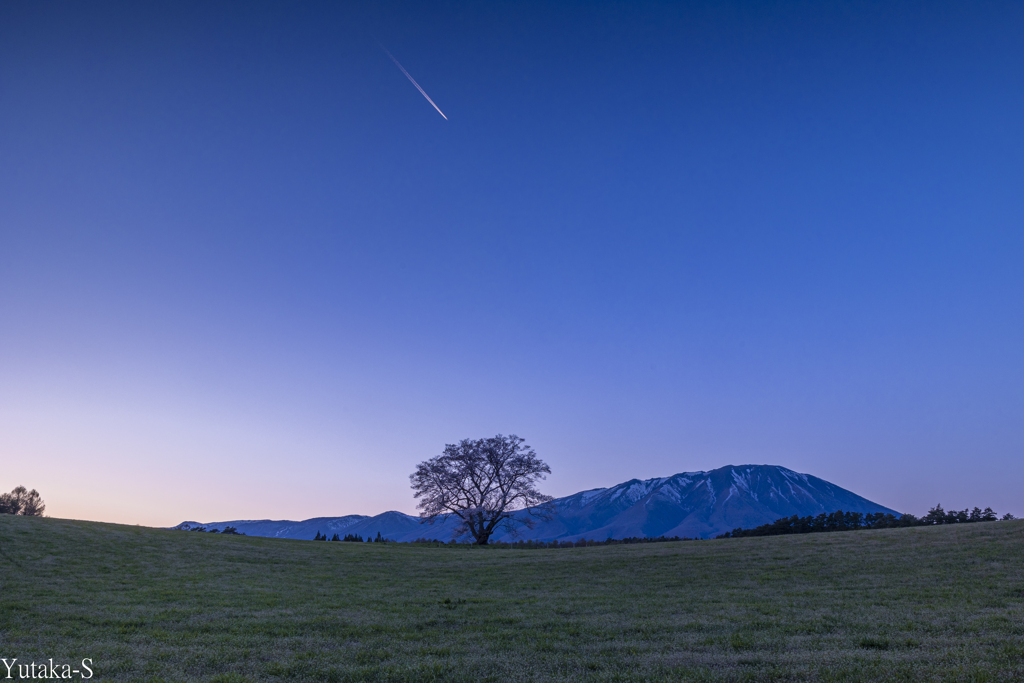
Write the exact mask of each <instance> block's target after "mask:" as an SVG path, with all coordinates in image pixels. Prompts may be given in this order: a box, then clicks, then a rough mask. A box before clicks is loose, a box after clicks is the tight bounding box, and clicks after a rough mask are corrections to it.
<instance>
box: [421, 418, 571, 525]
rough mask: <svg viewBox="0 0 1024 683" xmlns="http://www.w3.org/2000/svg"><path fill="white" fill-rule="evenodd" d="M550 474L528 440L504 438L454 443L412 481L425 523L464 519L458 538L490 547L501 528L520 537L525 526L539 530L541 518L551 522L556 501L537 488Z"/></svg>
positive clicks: (512, 435) (428, 463)
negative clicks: (537, 484)
mask: <svg viewBox="0 0 1024 683" xmlns="http://www.w3.org/2000/svg"><path fill="white" fill-rule="evenodd" d="M545 474H551V468H550V467H548V466H547V464H546V463H545V462H544V461H543V460H541V459H540V458H538V457H537V454H536V453H535V452H534V451H533V449H532V448H530V447H529V446H527V445H526V443H525V440H524V439H521V438H519V437H518V436H516V435H515V434H511V435H509V436H502V435H501V434H498V435H497V436H496V437H494V438H493V439H477V440H472V439H463V440H462V441H460V442H459V443H457V444H448V445H447V446H445V448H444V453H442V454H441V455H438V456H436V457H433V458H431V459H430V460H427V461H426V462H421V463H420V464H419V465H418V466H417V467H416V472H415V473H414V474H412V475H411V476H410V477H409V479H410V480H411V482H412V488H413V490H414V491H415V492H416V498H419V499H420V502H419V504H418V505H417V507H418V508H419V509H420V510H422V511H423V512H421V513H420V517H421V518H422V519H423V521H424V522H428V523H430V524H433V523H434V521H436V520H437V518H438V517H440V518H442V519H448V517H450V516H452V515H454V516H456V517H458V518H459V519H460V520H462V524H460V525H459V527H458V528H457V529H456V530H455V535H457V536H458V535H462V534H465V533H468V534H471V535H472V536H473V538H474V539H475V540H476V543H477V545H487V541H488V539H489V538H490V537H491V534H493V533H494V530H495V529H497V528H498V527H501V528H502V529H504V530H505V531H507V532H508V533H509V534H511V535H513V536H516V535H518V530H519V527H522V526H525V527H526V528H528V529H533V528H534V527H535V526H536V525H537V519H550V516H551V513H552V512H553V508H552V507H551V505H550V501H551V496H546V495H544V494H543V493H541V492H540V491H538V490H537V488H536V483H537V481H538V480H540V479H543V478H544V475H545ZM524 511H525V513H526V514H525V515H524V514H517V513H522V512H524Z"/></svg>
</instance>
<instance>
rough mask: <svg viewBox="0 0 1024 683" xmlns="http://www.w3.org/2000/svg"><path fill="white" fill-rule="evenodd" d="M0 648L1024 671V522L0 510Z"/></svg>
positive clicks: (307, 660)
mask: <svg viewBox="0 0 1024 683" xmlns="http://www.w3.org/2000/svg"><path fill="white" fill-rule="evenodd" d="M0 657H7V658H10V657H18V658H19V661H23V662H24V661H28V660H35V661H43V660H47V659H49V658H51V657H52V658H54V659H55V660H57V661H80V660H81V659H82V658H83V657H90V658H92V659H93V660H94V662H95V664H94V669H95V670H96V676H95V677H94V679H93V680H97V681H147V680H151V681H158V680H165V681H185V680H188V681H198V680H212V681H221V682H222V683H231V682H238V683H240V682H242V681H246V680H308V681H546V680H557V681H576V680H581V681H582V680H587V681H657V680H708V681H710V680H715V681H718V680H726V681H729V680H736V681H740V680H755V681H761V680H808V681H856V680H893V681H922V680H950V681H953V680H963V681H988V680H993V681H1021V680H1024V522H992V523H986V524H970V525H960V526H951V527H937V528H913V529H894V530H885V531H860V532H849V533H834V534H812V535H805V536H778V537H769V538H745V539H729V540H721V541H700V542H695V541H691V542H680V543H661V544H650V545H642V546H609V547H597V548H580V549H575V550H496V549H480V548H429V547H412V546H407V545H395V544H356V543H313V542H310V541H285V540H275V539H260V538H247V537H231V536H219V535H212V534H198V533H186V532H174V531H161V530H156V529H147V528H140V527H126V526H116V525H109V524H97V523H90V522H73V521H66V520H57V519H32V518H23V517H11V516H8V515H0Z"/></svg>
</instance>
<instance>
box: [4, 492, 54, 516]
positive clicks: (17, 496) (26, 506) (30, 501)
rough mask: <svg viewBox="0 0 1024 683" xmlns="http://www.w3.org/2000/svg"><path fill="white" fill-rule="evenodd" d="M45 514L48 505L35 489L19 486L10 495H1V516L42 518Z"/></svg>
mask: <svg viewBox="0 0 1024 683" xmlns="http://www.w3.org/2000/svg"><path fill="white" fill-rule="evenodd" d="M44 512H46V503H44V502H43V499H42V498H41V497H40V496H39V491H36V490H35V489H32V490H31V491H29V490H28V489H26V488H25V487H24V486H17V487H15V489H14V490H13V491H11V492H10V493H4V494H0V514H5V515H24V516H26V517H42V516H43V513H44Z"/></svg>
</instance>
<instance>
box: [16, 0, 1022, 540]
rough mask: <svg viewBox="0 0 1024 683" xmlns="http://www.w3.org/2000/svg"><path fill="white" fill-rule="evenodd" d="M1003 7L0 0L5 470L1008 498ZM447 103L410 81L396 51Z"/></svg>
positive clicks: (220, 513) (287, 511) (169, 505)
mask: <svg viewBox="0 0 1024 683" xmlns="http://www.w3.org/2000/svg"><path fill="white" fill-rule="evenodd" d="M1022 34H1024V5H1022V4H1020V3H980V2H964V3H948V2H904V3H888V2H877V3H873V2H872V3H866V2H836V3H818V2H784V3H776V2H762V3H749V2H738V3H730V2H724V1H723V2H717V1H716V2H699V3H685V2H681V3H676V2H672V3H645V2H621V3H608V2H587V3H573V2H565V3H540V2H538V3H531V2H488V3H476V2H464V3H463V2H443V3H424V2H416V3H411V2H410V3H394V2H372V3H321V2H304V3H284V2H279V3H253V2H246V3H216V2H175V3H131V2H126V3H113V2H94V3H61V2H52V3H4V4H0V490H10V489H11V488H13V487H14V486H16V485H20V484H23V485H25V486H27V487H29V488H36V489H38V490H39V492H40V493H41V494H42V496H43V498H44V500H45V501H46V503H47V512H48V514H49V515H51V516H54V517H67V518H77V519H91V520H101V521H108V522H119V523H127V524H143V525H155V526H170V525H173V524H177V523H178V522H181V521H183V520H196V521H202V522H209V521H219V520H230V519H264V518H270V519H305V518H309V517H314V516H335V515H345V514H357V513H358V514H378V513H380V512H384V511H386V510H400V511H403V512H407V513H415V503H416V501H415V499H414V498H413V496H412V492H411V490H410V488H409V479H408V477H409V474H411V473H412V471H413V470H414V468H415V466H416V464H417V463H419V462H421V461H423V460H426V459H427V458H430V457H432V456H434V455H438V454H439V453H440V452H441V451H442V450H443V448H444V446H445V444H447V443H453V442H456V441H458V440H461V439H465V438H481V437H485V436H492V435H494V434H498V433H502V434H510V433H514V434H518V435H520V436H522V437H524V438H526V440H527V442H528V443H529V444H530V445H531V446H532V447H533V448H534V449H535V450H536V451H537V454H538V455H539V456H540V457H541V458H542V459H544V460H545V461H546V462H547V463H548V464H549V465H550V466H551V469H552V473H551V475H550V476H549V477H548V479H547V480H546V481H545V482H544V484H543V487H542V490H543V491H545V492H547V493H550V494H552V495H555V496H562V495H569V494H571V493H574V492H577V491H580V490H584V489H590V488H595V487H605V486H612V485H615V484H618V483H620V482H623V481H627V480H629V479H633V478H639V479H645V478H651V477H660V476H668V475H671V474H675V473H678V472H684V471H696V470H707V469H713V468H717V467H721V466H724V465H729V464H735V465H740V464H748V463H753V464H775V465H782V466H785V467H789V468H791V469H793V470H796V471H799V472H805V473H809V474H813V475H815V476H818V477H821V478H824V479H826V480H828V481H831V482H833V483H835V484H837V485H839V486H842V487H844V488H847V489H850V490H852V491H854V492H856V493H858V494H860V495H862V496H865V497H867V498H869V499H870V500H873V501H875V502H877V503H880V504H882V505H885V506H888V507H891V508H894V509H897V510H900V511H903V512H911V513H914V514H923V513H924V512H926V511H927V510H928V508H930V507H931V506H933V505H935V504H936V503H941V504H942V505H943V506H944V507H945V508H946V509H950V508H957V509H960V508H963V507H967V506H970V507H973V506H976V505H977V506H980V507H985V506H992V507H993V508H995V509H996V511H997V512H999V513H1003V512H1012V513H1014V514H1017V515H1024V503H1022V501H1021V494H1020V491H1021V490H1024V229H1022V228H1024V202H1022V197H1024V126H1022V125H1021V121H1024V41H1021V39H1020V36H1021V35H1022ZM385 50H386V51H388V52H390V53H391V54H392V55H394V58H395V59H396V60H398V62H400V63H401V64H402V66H403V67H404V68H405V69H406V70H407V71H408V73H409V74H410V75H411V76H412V77H413V78H415V79H416V81H417V82H418V83H419V85H420V86H422V88H423V89H424V91H425V92H426V93H427V94H428V95H429V96H430V98H431V99H432V100H433V101H434V102H435V103H436V105H437V107H438V108H439V110H440V111H443V112H444V115H445V116H446V117H447V119H445V118H442V116H441V115H440V114H439V113H438V111H437V110H435V108H434V107H432V106H431V104H430V102H428V101H427V100H426V99H425V98H424V97H423V96H422V95H421V94H420V92H419V91H417V89H416V88H415V87H414V86H413V84H412V83H410V81H409V80H408V79H407V78H406V77H405V75H403V73H402V72H401V71H400V70H399V68H398V67H397V66H396V64H395V62H393V61H392V59H391V58H390V57H389V56H388V54H387V52H386V51H385Z"/></svg>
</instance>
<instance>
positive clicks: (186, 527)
mask: <svg viewBox="0 0 1024 683" xmlns="http://www.w3.org/2000/svg"><path fill="white" fill-rule="evenodd" d="M175 529H177V530H178V531H198V532H201V533H202V532H205V533H208V534H227V535H228V536H245V533H244V532H241V531H239V530H238V529H236V528H235V527H233V526H226V527H224V528H223V529H221V530H218V529H207V528H206V527H205V526H192V525H191V524H182V525H180V526H177V527H175Z"/></svg>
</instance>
